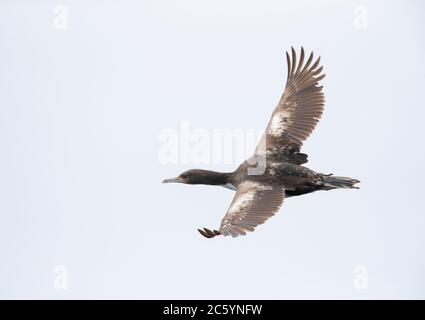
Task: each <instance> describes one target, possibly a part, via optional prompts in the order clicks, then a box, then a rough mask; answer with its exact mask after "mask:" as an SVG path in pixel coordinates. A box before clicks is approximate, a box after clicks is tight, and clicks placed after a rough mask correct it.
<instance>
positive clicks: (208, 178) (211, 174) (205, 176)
mask: <svg viewBox="0 0 425 320" xmlns="http://www.w3.org/2000/svg"><path fill="white" fill-rule="evenodd" d="M231 175H232V173H228V172H217V171H211V170H202V172H201V173H200V175H199V176H198V179H196V180H197V182H198V184H206V185H211V186H224V185H226V184H228V183H230V178H231Z"/></svg>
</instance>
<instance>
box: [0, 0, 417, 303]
mask: <svg viewBox="0 0 425 320" xmlns="http://www.w3.org/2000/svg"><path fill="white" fill-rule="evenodd" d="M57 5H66V6H67V8H68V23H69V25H68V29H67V30H63V29H58V28H55V27H54V26H55V18H57V16H56V14H55V7H56V6H57ZM359 5H360V6H363V8H366V9H367V13H368V17H367V29H358V28H356V27H355V21H356V16H357V15H358V11H356V10H358V9H356V8H358V6H359ZM424 9H425V7H424V4H423V1H362V2H358V1H324V0H323V1H277V0H276V1H247V0H240V1H225V0H214V1H196V0H184V1H171V0H170V1H161V0H160V1H158V0H155V1H154V0H151V1H112V0H110V1H90V2H88V1H82V0H73V1H70V0H68V1H65V0H63V1H29V0H27V1H23V0H22V1H12V0H9V1H6V0H5V1H1V3H0V147H1V148H0V219H1V220H0V253H1V263H0V297H1V298H55V299H62V298H172V299H177V298H182V299H185V298H263V299H267V298H273V299H275V298H276V299H277V298H341V299H345V298H353V299H357V298H366V299H368V298H425V256H424V252H425V235H424V229H425V210H424V204H423V185H424V178H425V177H424V171H423V168H422V167H423V163H424V160H425V159H424V158H425V157H424V149H423V121H424V116H425V112H424V108H425V103H424V102H425V95H424V89H425V88H424V76H425V67H424V63H423V58H424V56H425V46H424V37H423V30H424V24H425V23H424ZM291 45H293V46H294V47H296V48H299V47H300V46H301V45H303V46H304V47H305V48H306V50H308V51H310V50H314V51H315V53H317V54H320V55H321V57H322V62H323V65H324V68H325V72H326V74H327V77H326V78H325V80H324V81H323V84H324V86H325V89H324V90H325V94H326V101H327V103H326V111H325V113H324V116H323V118H322V121H321V122H320V124H319V126H318V128H317V129H316V131H315V132H314V134H313V135H312V136H311V138H310V139H309V140H308V141H307V142H306V144H305V146H304V152H306V153H308V154H309V156H310V157H309V159H310V161H309V163H308V164H307V166H308V167H310V168H312V169H314V170H316V171H320V172H325V173H329V172H333V173H335V174H339V175H348V176H352V177H355V178H358V179H360V180H361V181H362V183H361V189H360V190H336V191H332V192H317V193H315V194H311V195H306V196H303V197H298V198H292V199H288V200H287V201H286V202H285V204H284V206H283V207H282V209H281V211H280V213H279V214H278V215H277V216H276V217H274V218H272V219H271V220H270V221H269V222H268V223H266V224H265V225H263V226H261V227H258V228H257V231H256V232H255V233H252V234H249V235H248V236H246V237H241V238H237V239H231V238H223V237H221V238H216V239H212V240H208V239H205V238H203V237H202V236H200V235H199V234H198V233H197V231H196V228H198V227H202V226H206V227H210V228H217V227H218V225H219V223H220V220H221V218H222V216H223V215H224V213H225V211H226V210H227V207H228V205H229V203H230V201H231V199H232V197H233V192H231V191H229V190H226V189H223V188H214V187H208V186H185V185H178V184H176V185H163V184H161V181H162V179H164V178H168V177H172V176H175V175H177V174H178V173H180V172H181V171H183V170H186V169H188V168H191V167H199V166H198V165H194V164H190V163H189V164H180V165H163V164H161V163H160V161H159V159H158V149H159V147H160V142H159V140H158V135H159V133H160V132H161V130H163V129H164V128H175V129H176V130H177V129H178V128H179V125H180V122H181V121H189V122H190V124H191V126H192V127H194V128H204V129H208V130H210V129H214V128H246V129H252V128H255V129H257V128H262V127H264V126H265V125H266V123H267V121H268V118H269V116H270V113H271V111H272V110H273V108H274V106H275V105H276V103H277V101H278V98H279V97H280V95H281V93H282V89H283V86H284V80H285V79H286V65H285V59H284V51H285V50H287V49H289V48H290V46H291ZM235 166H236V164H234V165H220V164H215V165H204V166H203V167H204V168H207V169H215V170H222V171H226V170H233V169H234V167H235ZM58 265H63V266H65V267H66V270H67V273H68V290H61V288H62V289H63V287H60V286H59V287H58V286H57V280H58V279H57V277H58V276H60V275H58V274H57V273H56V274H55V273H54V270H55V267H57V266H58ZM359 265H361V266H366V267H367V271H368V288H367V289H363V290H358V289H359V288H356V286H355V281H356V274H355V273H354V270H355V268H356V266H359ZM357 276H358V275H357ZM55 283H56V286H55Z"/></svg>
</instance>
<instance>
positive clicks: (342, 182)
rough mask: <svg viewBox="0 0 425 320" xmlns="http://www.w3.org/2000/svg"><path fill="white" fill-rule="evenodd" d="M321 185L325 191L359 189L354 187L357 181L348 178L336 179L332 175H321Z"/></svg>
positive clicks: (336, 177)
mask: <svg viewBox="0 0 425 320" xmlns="http://www.w3.org/2000/svg"><path fill="white" fill-rule="evenodd" d="M322 176H323V184H324V187H325V188H326V189H338V188H343V189H359V187H357V186H356V184H357V183H360V181H359V180H356V179H353V178H349V177H338V176H332V175H322Z"/></svg>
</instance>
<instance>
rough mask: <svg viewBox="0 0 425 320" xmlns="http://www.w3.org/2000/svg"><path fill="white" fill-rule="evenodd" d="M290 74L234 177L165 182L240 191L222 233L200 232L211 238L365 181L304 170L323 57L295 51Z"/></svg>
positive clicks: (320, 105)
mask: <svg viewBox="0 0 425 320" xmlns="http://www.w3.org/2000/svg"><path fill="white" fill-rule="evenodd" d="M286 60H287V65H288V75H287V80H286V86H285V90H284V92H283V94H282V96H281V98H280V101H279V103H278V105H277V106H276V108H275V109H274V111H273V113H272V116H271V118H270V121H269V123H268V125H267V128H266V130H265V132H264V134H263V136H262V138H261V139H260V142H259V144H258V146H257V148H256V150H255V152H254V155H253V156H252V157H251V158H249V159H247V160H245V161H244V162H243V163H242V164H241V165H240V166H239V167H238V168H237V169H236V170H235V171H234V172H215V171H210V170H200V169H192V170H188V171H185V172H183V173H182V174H180V175H179V176H178V177H176V178H172V179H166V180H164V181H163V183H171V182H177V183H185V184H205V185H215V186H223V187H226V188H228V189H231V190H234V191H236V193H235V196H234V198H233V201H232V202H231V204H230V207H229V209H228V210H227V212H226V214H225V215H224V217H223V219H222V220H221V224H220V227H219V228H218V230H214V229H213V230H210V229H207V228H203V229H198V231H199V232H200V233H201V234H202V235H203V236H204V237H206V238H213V237H216V236H221V235H223V236H232V237H238V236H242V235H246V233H247V232H250V231H254V229H255V228H256V227H257V226H258V225H260V224H262V223H264V222H266V221H267V220H268V219H269V218H270V217H272V216H273V215H274V214H275V213H277V212H278V211H279V209H280V207H281V205H282V203H283V201H284V199H285V198H289V197H294V196H299V195H303V194H306V193H311V192H314V191H318V190H332V189H338V188H347V189H358V187H356V184H357V183H359V182H360V181H358V180H356V179H352V178H348V177H339V176H334V175H332V174H323V173H318V172H315V171H313V170H311V169H308V168H307V167H305V166H303V164H305V163H306V162H307V155H306V154H304V153H301V152H300V148H301V146H302V144H303V142H304V141H305V140H306V139H307V138H308V137H309V135H310V134H311V133H312V132H313V130H314V128H315V127H316V125H317V123H318V122H319V119H320V117H321V116H322V113H323V109H324V105H325V96H324V94H323V91H322V89H323V87H322V86H319V82H320V80H322V79H323V78H324V77H325V74H324V73H322V71H323V67H322V66H320V57H319V58H318V59H317V60H315V61H314V62H313V52H311V53H310V55H309V57H308V58H307V59H306V61H305V53H304V49H303V48H301V53H300V56H299V59H298V57H297V54H296V52H295V50H294V48H291V54H289V53H288V52H286Z"/></svg>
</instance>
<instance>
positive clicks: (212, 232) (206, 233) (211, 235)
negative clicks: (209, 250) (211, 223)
mask: <svg viewBox="0 0 425 320" xmlns="http://www.w3.org/2000/svg"><path fill="white" fill-rule="evenodd" d="M198 232H199V233H200V234H201V235H203V236H204V237H205V238H208V239H210V238H214V237H216V236H219V235H221V232H220V231H218V230H210V229H207V228H204V229H203V230H202V229H198Z"/></svg>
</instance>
